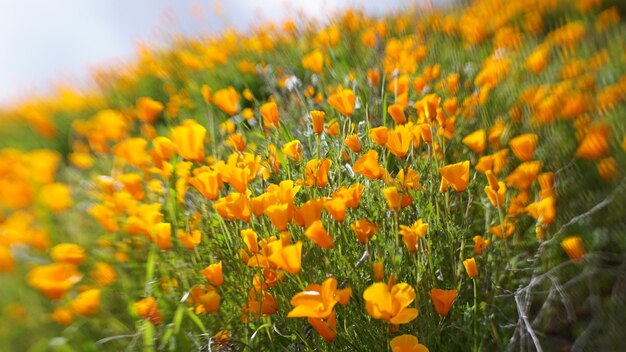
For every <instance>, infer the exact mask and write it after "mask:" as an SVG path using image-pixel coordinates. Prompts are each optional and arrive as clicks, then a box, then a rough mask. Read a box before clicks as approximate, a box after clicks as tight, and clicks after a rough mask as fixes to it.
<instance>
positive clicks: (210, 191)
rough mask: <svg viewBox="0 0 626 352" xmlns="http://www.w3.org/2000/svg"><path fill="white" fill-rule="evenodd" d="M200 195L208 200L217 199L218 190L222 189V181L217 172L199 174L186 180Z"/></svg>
mask: <svg viewBox="0 0 626 352" xmlns="http://www.w3.org/2000/svg"><path fill="white" fill-rule="evenodd" d="M187 182H189V184H190V185H192V186H193V187H194V188H195V189H196V190H198V192H200V194H202V195H203V196H204V197H205V198H207V199H210V200H215V199H217V196H218V195H219V192H220V189H221V188H222V180H221V178H220V173H219V172H218V171H213V170H210V171H207V172H202V173H199V174H198V175H196V176H194V177H191V178H190V179H188V180H187Z"/></svg>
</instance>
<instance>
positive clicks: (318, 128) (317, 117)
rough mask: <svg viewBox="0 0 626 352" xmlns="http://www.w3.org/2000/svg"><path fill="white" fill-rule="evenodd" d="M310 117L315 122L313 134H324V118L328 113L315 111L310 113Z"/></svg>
mask: <svg viewBox="0 0 626 352" xmlns="http://www.w3.org/2000/svg"><path fill="white" fill-rule="evenodd" d="M309 115H311V121H312V122H313V132H315V133H316V134H317V135H320V134H322V132H324V117H325V116H326V113H324V112H323V111H318V110H313V111H309Z"/></svg>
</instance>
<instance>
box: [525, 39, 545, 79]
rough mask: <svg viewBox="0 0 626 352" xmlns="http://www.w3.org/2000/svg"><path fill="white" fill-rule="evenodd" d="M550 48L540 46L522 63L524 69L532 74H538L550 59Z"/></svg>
mask: <svg viewBox="0 0 626 352" xmlns="http://www.w3.org/2000/svg"><path fill="white" fill-rule="evenodd" d="M550 50H551V48H550V46H549V45H541V46H539V47H538V48H537V49H535V51H533V52H532V53H531V54H530V55H529V56H528V57H527V58H526V61H525V62H524V66H525V67H526V69H527V70H528V71H530V72H532V73H534V74H539V73H541V71H543V69H544V68H546V66H547V65H548V60H549V59H550Z"/></svg>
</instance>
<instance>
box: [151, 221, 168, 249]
mask: <svg viewBox="0 0 626 352" xmlns="http://www.w3.org/2000/svg"><path fill="white" fill-rule="evenodd" d="M153 241H154V242H155V243H156V245H157V246H158V247H159V248H160V249H161V250H162V251H166V250H168V249H170V248H171V247H172V225H171V224H170V223H169V222H161V223H158V224H156V225H154V237H153Z"/></svg>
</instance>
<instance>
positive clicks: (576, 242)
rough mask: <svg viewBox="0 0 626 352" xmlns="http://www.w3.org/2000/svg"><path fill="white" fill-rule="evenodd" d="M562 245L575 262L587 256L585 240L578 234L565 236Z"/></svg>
mask: <svg viewBox="0 0 626 352" xmlns="http://www.w3.org/2000/svg"><path fill="white" fill-rule="evenodd" d="M561 247H563V250H564V251H565V253H567V256H568V257H570V259H571V260H573V261H575V262H579V261H581V260H582V259H583V257H584V256H585V246H584V244H583V240H582V238H580V237H578V236H571V237H567V238H565V239H564V240H563V241H561Z"/></svg>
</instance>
